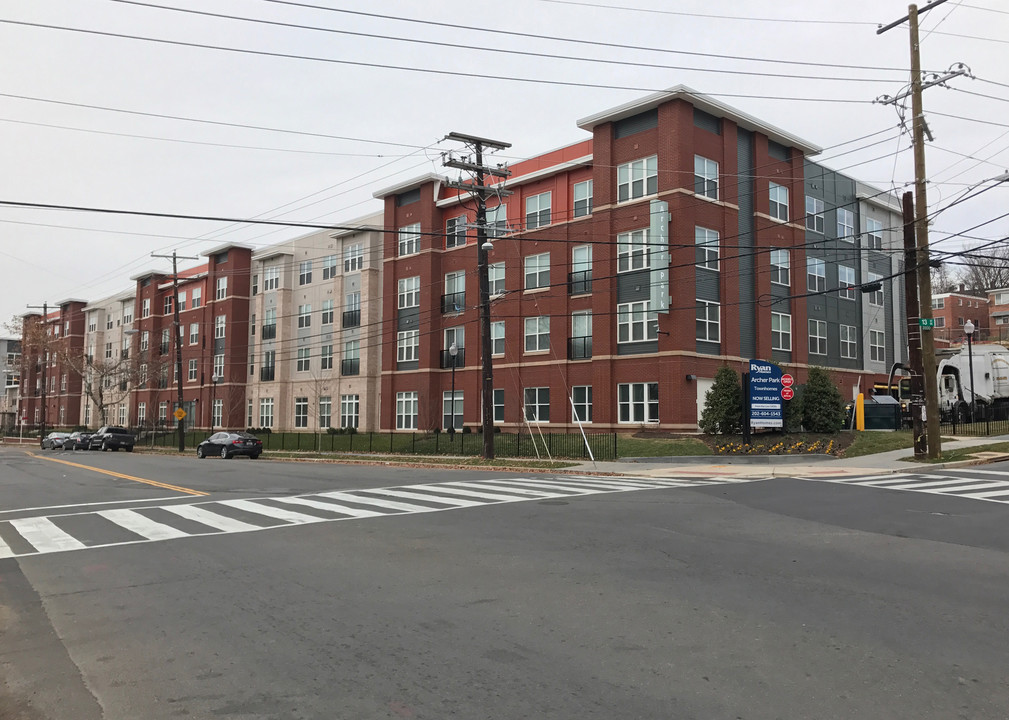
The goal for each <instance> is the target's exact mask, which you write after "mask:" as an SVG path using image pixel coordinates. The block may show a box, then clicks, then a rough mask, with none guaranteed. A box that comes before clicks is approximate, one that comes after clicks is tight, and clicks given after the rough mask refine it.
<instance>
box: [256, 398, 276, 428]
mask: <svg viewBox="0 0 1009 720" xmlns="http://www.w3.org/2000/svg"><path fill="white" fill-rule="evenodd" d="M259 427H273V398H272V397H271V398H259Z"/></svg>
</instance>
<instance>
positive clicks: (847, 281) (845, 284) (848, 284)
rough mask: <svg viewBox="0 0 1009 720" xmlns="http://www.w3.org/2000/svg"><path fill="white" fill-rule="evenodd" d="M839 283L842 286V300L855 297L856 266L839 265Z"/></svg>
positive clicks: (839, 292)
mask: <svg viewBox="0 0 1009 720" xmlns="http://www.w3.org/2000/svg"><path fill="white" fill-rule="evenodd" d="M837 284H838V285H839V286H840V288H841V289H840V290H839V291H838V293H837V294H838V295H839V296H840V297H841V299H842V300H854V299H855V268H850V267H848V266H847V265H838V266H837Z"/></svg>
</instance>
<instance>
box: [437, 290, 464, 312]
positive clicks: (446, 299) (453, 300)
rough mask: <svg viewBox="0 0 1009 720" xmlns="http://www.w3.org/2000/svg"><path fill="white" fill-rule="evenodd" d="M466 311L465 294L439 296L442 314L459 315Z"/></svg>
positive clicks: (456, 293)
mask: <svg viewBox="0 0 1009 720" xmlns="http://www.w3.org/2000/svg"><path fill="white" fill-rule="evenodd" d="M465 309H466V293H465V292H455V293H446V294H445V295H442V296H441V311H442V313H443V314H448V313H460V312H462V311H463V310H465Z"/></svg>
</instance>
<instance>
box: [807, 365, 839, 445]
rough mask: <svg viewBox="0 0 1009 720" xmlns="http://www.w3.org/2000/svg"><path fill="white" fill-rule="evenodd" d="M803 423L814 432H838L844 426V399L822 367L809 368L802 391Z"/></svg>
mask: <svg viewBox="0 0 1009 720" xmlns="http://www.w3.org/2000/svg"><path fill="white" fill-rule="evenodd" d="M802 425H803V427H804V428H805V429H806V432H814V433H836V432H838V431H839V430H840V429H841V428H842V427H844V400H842V399H841V393H840V391H839V390H838V389H837V387H836V386H835V385H834V383H833V382H832V381H831V379H830V375H829V373H828V372H827V371H826V370H825V369H824V368H822V367H817V366H813V367H811V368H810V369H809V378H808V379H807V380H806V385H805V387H804V388H803V393H802Z"/></svg>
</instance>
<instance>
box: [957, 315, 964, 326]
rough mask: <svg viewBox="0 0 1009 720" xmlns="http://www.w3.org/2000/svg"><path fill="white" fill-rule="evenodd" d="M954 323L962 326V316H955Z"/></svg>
mask: <svg viewBox="0 0 1009 720" xmlns="http://www.w3.org/2000/svg"><path fill="white" fill-rule="evenodd" d="M956 324H957V325H958V326H959V327H963V318H962V317H961V318H957V319H956Z"/></svg>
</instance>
